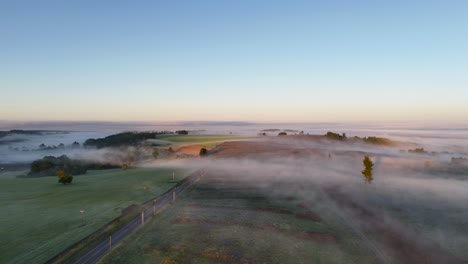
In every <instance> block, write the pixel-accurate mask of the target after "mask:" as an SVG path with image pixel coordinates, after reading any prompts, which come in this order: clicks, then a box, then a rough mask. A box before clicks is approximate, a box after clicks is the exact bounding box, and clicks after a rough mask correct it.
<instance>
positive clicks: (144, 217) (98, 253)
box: [73, 171, 203, 264]
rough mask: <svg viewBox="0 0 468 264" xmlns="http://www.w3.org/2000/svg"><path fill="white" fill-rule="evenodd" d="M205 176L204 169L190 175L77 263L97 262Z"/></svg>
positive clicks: (76, 263)
mask: <svg viewBox="0 0 468 264" xmlns="http://www.w3.org/2000/svg"><path fill="white" fill-rule="evenodd" d="M201 176H203V172H202V171H196V172H194V173H192V174H191V175H190V176H188V180H187V181H185V182H184V183H183V184H181V185H180V186H177V188H174V189H172V191H169V192H167V193H165V194H163V195H161V196H159V197H158V198H157V199H156V200H155V201H154V204H153V206H152V207H149V208H148V209H146V210H145V211H143V212H142V214H141V215H139V216H138V217H136V218H134V219H133V220H131V221H130V222H128V223H127V224H125V225H124V226H122V227H121V228H120V229H119V230H117V231H116V232H114V233H112V235H111V236H110V237H108V238H106V239H104V240H103V241H102V242H101V243H99V244H98V245H97V246H96V247H94V248H93V249H91V250H89V251H88V252H86V253H85V254H84V255H82V256H81V257H80V258H79V259H77V260H76V261H75V262H73V263H75V264H89V263H96V262H97V261H98V260H99V259H100V258H102V257H103V256H104V255H105V254H106V253H108V252H109V251H110V250H112V248H114V247H115V246H117V245H118V244H119V243H120V242H121V241H122V240H123V239H125V238H126V237H128V236H129V235H130V234H132V233H133V232H134V231H135V230H136V229H137V228H138V227H140V226H142V225H144V223H145V222H146V221H148V220H150V219H151V218H152V217H153V216H154V215H155V214H156V212H158V211H159V210H160V209H162V208H163V207H164V206H166V205H168V204H170V203H171V202H172V201H173V199H174V197H177V196H178V195H179V194H180V193H181V192H183V191H184V190H186V189H187V188H189V187H190V186H192V185H193V184H194V183H195V182H196V181H198V180H199V178H200V177H201Z"/></svg>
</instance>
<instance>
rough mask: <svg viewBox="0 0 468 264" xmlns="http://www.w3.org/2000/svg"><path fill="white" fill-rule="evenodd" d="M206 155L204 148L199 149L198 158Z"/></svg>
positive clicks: (206, 151)
mask: <svg viewBox="0 0 468 264" xmlns="http://www.w3.org/2000/svg"><path fill="white" fill-rule="evenodd" d="M206 154H208V150H207V149H206V148H201V149H200V156H205V155H206Z"/></svg>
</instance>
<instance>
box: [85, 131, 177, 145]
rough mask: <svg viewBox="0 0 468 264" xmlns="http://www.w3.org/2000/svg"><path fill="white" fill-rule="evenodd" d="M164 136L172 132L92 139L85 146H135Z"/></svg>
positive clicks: (138, 133)
mask: <svg viewBox="0 0 468 264" xmlns="http://www.w3.org/2000/svg"><path fill="white" fill-rule="evenodd" d="M163 134H172V132H168V131H160V132H123V133H119V134H115V135H110V136H108V137H105V138H98V139H94V138H90V139H88V140H86V141H85V143H84V146H86V147H96V148H105V147H120V146H135V145H138V144H139V143H141V142H143V141H145V140H147V139H154V138H156V136H157V135H163Z"/></svg>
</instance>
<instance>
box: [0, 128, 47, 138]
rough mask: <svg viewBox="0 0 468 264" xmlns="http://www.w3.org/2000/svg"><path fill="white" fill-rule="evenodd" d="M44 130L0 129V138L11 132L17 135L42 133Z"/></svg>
mask: <svg viewBox="0 0 468 264" xmlns="http://www.w3.org/2000/svg"><path fill="white" fill-rule="evenodd" d="M44 132H45V131H42V130H17V129H15V130H9V131H0V138H2V137H6V136H8V135H11V134H17V135H18V134H19V135H42V134H43V133H44Z"/></svg>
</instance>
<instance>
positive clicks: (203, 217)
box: [101, 179, 377, 263]
mask: <svg viewBox="0 0 468 264" xmlns="http://www.w3.org/2000/svg"><path fill="white" fill-rule="evenodd" d="M244 187H245V186H243V185H238V186H236V185H232V184H224V183H220V184H219V183H217V184H214V183H210V182H209V181H206V180H205V179H202V181H201V182H200V183H199V184H197V185H196V186H195V187H193V188H192V189H190V190H189V191H187V192H184V193H183V194H182V195H181V196H180V198H179V199H178V200H177V202H176V203H175V205H173V206H171V207H169V208H167V209H166V210H165V211H163V212H162V213H161V214H160V215H158V216H157V217H156V218H155V219H154V220H152V221H151V222H149V223H147V224H146V226H144V227H143V228H141V229H140V230H139V231H137V232H136V233H135V234H133V235H132V236H130V237H129V238H127V239H126V240H125V241H124V243H123V244H122V245H121V246H119V247H118V248H116V249H115V250H114V251H112V252H111V253H110V254H109V255H107V256H106V257H105V258H104V259H102V261H101V262H102V263H251V262H255V263H377V260H376V259H375V258H374V257H372V256H369V253H368V252H367V251H366V248H365V247H364V246H363V245H362V243H361V241H360V240H359V238H357V237H356V236H355V235H354V233H352V231H351V230H349V229H348V228H347V227H346V225H344V224H343V223H342V222H340V220H339V219H337V218H336V216H335V215H333V214H332V213H331V212H330V211H329V210H327V208H325V207H321V206H320V204H321V200H320V199H321V198H320V197H319V196H316V197H314V200H310V201H307V203H309V204H311V205H314V206H313V207H314V209H313V210H314V211H313V213H314V214H317V215H318V216H319V217H320V218H319V220H311V219H308V218H307V217H298V216H301V215H304V214H307V212H309V213H311V212H310V209H308V208H304V207H303V206H300V203H301V202H300V201H299V200H297V199H296V198H295V197H288V198H286V199H284V198H285V197H281V196H277V197H276V198H275V197H270V196H268V194H265V193H261V192H258V191H255V190H252V189H249V188H248V186H247V188H244ZM259 195H260V196H259ZM262 195H266V196H267V198H266V199H264V198H265V197H263V196H262Z"/></svg>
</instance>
